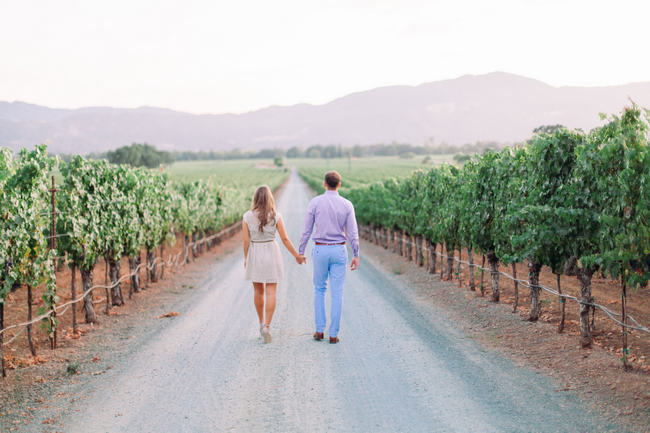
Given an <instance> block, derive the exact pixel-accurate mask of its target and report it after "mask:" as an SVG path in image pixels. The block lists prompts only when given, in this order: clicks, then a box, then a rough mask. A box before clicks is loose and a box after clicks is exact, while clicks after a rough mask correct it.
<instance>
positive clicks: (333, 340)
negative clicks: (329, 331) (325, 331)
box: [330, 337, 339, 344]
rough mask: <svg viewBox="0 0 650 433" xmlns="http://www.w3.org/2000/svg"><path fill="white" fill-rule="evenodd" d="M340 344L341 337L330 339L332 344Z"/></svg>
mask: <svg viewBox="0 0 650 433" xmlns="http://www.w3.org/2000/svg"><path fill="white" fill-rule="evenodd" d="M338 342H339V337H330V344H336V343H338Z"/></svg>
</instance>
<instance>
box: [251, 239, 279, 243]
mask: <svg viewBox="0 0 650 433" xmlns="http://www.w3.org/2000/svg"><path fill="white" fill-rule="evenodd" d="M274 240H275V239H269V240H268V241H251V242H252V243H254V244H264V243H266V242H273V241H274Z"/></svg>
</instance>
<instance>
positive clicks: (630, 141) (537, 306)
mask: <svg viewBox="0 0 650 433" xmlns="http://www.w3.org/2000/svg"><path fill="white" fill-rule="evenodd" d="M305 180H306V181H307V182H308V183H309V184H310V185H311V186H312V187H315V188H321V186H320V184H321V183H322V180H320V179H315V178H312V177H308V176H305ZM319 181H320V182H319ZM341 193H342V194H343V195H344V196H346V197H347V198H349V199H350V200H351V201H352V203H353V204H354V205H355V208H356V212H357V219H358V221H359V223H360V224H361V225H365V226H368V227H370V228H371V229H372V230H379V231H380V232H381V231H383V233H384V234H385V233H388V232H390V233H398V234H399V236H400V238H403V237H405V238H407V239H412V242H414V243H416V244H419V245H422V242H424V243H425V245H427V247H428V248H429V249H431V250H432V251H435V250H436V246H437V245H440V250H441V251H442V248H443V245H444V247H445V249H446V251H447V256H449V257H450V258H449V259H448V260H447V268H448V269H447V275H451V274H452V266H453V259H452V258H451V257H453V255H454V251H461V250H465V249H466V250H467V251H468V253H469V256H470V258H471V257H472V254H471V252H472V251H476V252H478V253H480V254H483V255H484V256H485V257H486V258H487V261H488V265H489V268H490V275H491V292H492V300H493V301H495V302H498V301H499V297H500V292H499V272H498V264H499V263H500V262H501V263H504V264H512V263H519V262H523V261H526V263H527V266H528V271H529V272H528V274H529V275H528V279H529V282H530V297H531V306H530V314H529V317H528V319H529V320H530V321H536V320H538V318H539V317H540V313H541V308H542V304H541V302H540V296H539V295H540V290H541V288H540V284H539V275H540V271H541V269H542V266H547V267H549V268H550V269H551V270H552V272H553V273H554V274H556V275H560V274H565V275H569V276H576V277H577V278H578V280H579V282H580V286H581V296H580V333H581V344H582V346H583V347H588V346H590V345H591V344H592V335H591V328H590V323H589V312H590V308H592V305H593V303H594V299H593V297H592V293H591V280H592V276H593V275H594V273H595V272H597V271H599V272H602V273H603V274H605V275H608V276H611V277H612V278H614V279H618V280H620V282H621V301H622V322H623V323H626V320H627V318H626V311H625V306H626V303H625V301H626V293H627V290H628V289H630V288H636V287H639V286H644V285H647V284H648V280H649V279H650V151H649V150H648V113H647V111H643V110H641V109H640V108H639V107H637V106H635V105H633V106H631V107H628V108H625V109H624V111H623V113H622V114H621V115H620V116H609V117H608V118H607V122H606V123H605V124H604V125H603V126H602V127H599V128H595V129H593V130H592V131H590V132H588V133H585V132H583V131H581V130H568V129H565V128H558V129H557V130H555V131H554V132H552V133H541V134H538V135H535V136H534V137H533V138H532V139H531V140H529V141H528V142H527V143H525V144H522V145H519V146H515V147H513V148H508V149H505V150H502V151H500V152H491V151H490V152H487V153H485V154H483V155H480V156H478V157H475V158H474V159H473V160H471V161H468V162H467V163H466V164H465V165H464V166H463V167H462V168H457V167H454V166H450V165H443V166H441V167H439V168H433V169H430V170H418V171H416V172H414V173H413V174H412V175H411V176H409V177H405V178H400V179H388V180H384V181H382V182H375V183H371V184H368V185H364V186H360V187H355V188H343V189H342V191H341ZM400 248H401V247H400ZM420 254H421V253H420ZM627 353H629V350H628V349H627V328H626V327H623V357H625V356H626V354H627ZM624 361H625V360H624Z"/></svg>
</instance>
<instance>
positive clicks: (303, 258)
mask: <svg viewBox="0 0 650 433" xmlns="http://www.w3.org/2000/svg"><path fill="white" fill-rule="evenodd" d="M296 263H298V264H299V265H302V264H303V263H307V257H306V256H305V255H304V254H298V255H297V256H296Z"/></svg>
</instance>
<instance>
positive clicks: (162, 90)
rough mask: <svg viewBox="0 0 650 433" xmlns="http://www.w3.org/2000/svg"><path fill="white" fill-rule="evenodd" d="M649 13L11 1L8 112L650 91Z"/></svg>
mask: <svg viewBox="0 0 650 433" xmlns="http://www.w3.org/2000/svg"><path fill="white" fill-rule="evenodd" d="M649 4H650V2H648V1H647V0H638V1H626V0H618V1H614V0H608V1H600V0H585V1H582V0H579V1H578V0H575V1H572V0H566V1H560V0H539V1H538V0H519V1H515V0H490V1H485V0H475V1H474V0H454V1H433V0H429V1H427V0H422V1H419V0H344V1H338V0H321V1H310V0H261V1H247V0H228V1H221V0H203V1H199V0H155V1H138V0H110V1H99V0H79V1H71V0H41V1H36V0H0V100H4V101H13V100H21V101H27V102H32V103H37V104H43V105H49V106H54V107H70V108H75V107H80V106H89V105H110V106H120V107H137V106H141V105H152V106H159V107H168V108H173V109H177V110H183V111H190V112H193V113H220V112H242V111H247V110H251V109H255V108H260V107H265V106H269V105H288V104H294V103H298V102H309V103H317V104H320V103H324V102H327V101H329V100H331V99H334V98H337V97H339V96H343V95H345V94H347V93H350V92H355V91H360V90H365V89H370V88H373V87H378V86H385V85H393V84H413V85H415V84H420V83H423V82H428V81H435V80H440V79H447V78H455V77H458V76H460V75H464V74H481V73H486V72H491V71H495V70H500V71H506V72H512V73H516V74H521V75H525V76H529V77H533V78H537V79H540V80H542V81H545V82H547V83H549V84H553V85H589V86H591V85H609V84H623V83H628V82H633V81H650V60H649V57H648V55H647V49H648V38H647V28H648V24H647V20H648V16H649V12H650V6H649Z"/></svg>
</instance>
